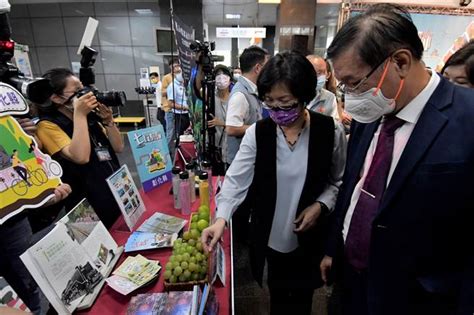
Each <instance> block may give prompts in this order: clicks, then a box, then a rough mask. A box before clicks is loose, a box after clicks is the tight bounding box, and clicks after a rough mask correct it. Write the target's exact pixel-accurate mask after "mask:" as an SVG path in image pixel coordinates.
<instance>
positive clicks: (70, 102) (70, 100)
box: [62, 92, 77, 105]
mask: <svg viewBox="0 0 474 315" xmlns="http://www.w3.org/2000/svg"><path fill="white" fill-rule="evenodd" d="M76 95H77V92H76V93H74V94H73V95H71V96H70V97H68V98H67V99H66V101H64V103H62V105H71V104H72V99H73V98H74V97H76ZM62 97H64V96H62Z"/></svg>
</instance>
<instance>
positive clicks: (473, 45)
mask: <svg viewBox="0 0 474 315" xmlns="http://www.w3.org/2000/svg"><path fill="white" fill-rule="evenodd" d="M461 65H464V66H465V71H466V76H467V79H468V80H469V82H470V83H471V84H473V85H474V40H471V41H470V42H469V43H467V44H466V45H465V46H464V47H462V48H461V49H459V50H458V51H456V52H455V53H454V54H453V55H452V56H451V57H449V59H448V61H446V63H445V64H444V67H443V69H441V74H443V73H444V71H445V70H446V68H448V67H450V66H461Z"/></svg>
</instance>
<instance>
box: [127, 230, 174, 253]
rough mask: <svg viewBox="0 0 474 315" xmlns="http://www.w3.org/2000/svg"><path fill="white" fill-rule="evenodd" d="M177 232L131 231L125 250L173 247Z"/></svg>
mask: <svg viewBox="0 0 474 315" xmlns="http://www.w3.org/2000/svg"><path fill="white" fill-rule="evenodd" d="M177 238H178V234H176V233H174V234H165V233H148V232H133V233H132V235H130V237H129V238H128V240H127V243H126V244H125V252H126V253H128V252H133V251H139V250H147V249H157V248H165V247H173V242H174V241H175V240H176V239H177Z"/></svg>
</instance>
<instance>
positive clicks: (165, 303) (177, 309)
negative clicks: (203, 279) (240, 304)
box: [127, 285, 217, 315]
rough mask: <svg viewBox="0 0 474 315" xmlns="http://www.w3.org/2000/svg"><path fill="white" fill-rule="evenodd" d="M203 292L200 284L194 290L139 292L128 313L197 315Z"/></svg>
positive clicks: (139, 314)
mask: <svg viewBox="0 0 474 315" xmlns="http://www.w3.org/2000/svg"><path fill="white" fill-rule="evenodd" d="M201 294H202V293H201V288H200V287H199V285H195V286H194V287H193V291H172V292H169V293H147V294H138V295H136V296H134V297H132V299H131V300H130V304H129V305H128V309H127V315H181V314H186V315H188V314H189V315H197V314H198V311H199V303H200V302H201V300H202V296H201ZM211 299H212V298H211ZM215 302H217V300H215ZM214 309H215V308H214ZM207 310H208V308H206V311H207ZM209 310H210V309H209ZM209 314H210V315H211V314H215V315H217V313H213V312H211V313H209Z"/></svg>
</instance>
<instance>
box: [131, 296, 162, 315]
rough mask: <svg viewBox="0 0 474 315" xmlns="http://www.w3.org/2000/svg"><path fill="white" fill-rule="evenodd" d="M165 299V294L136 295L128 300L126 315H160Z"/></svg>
mask: <svg viewBox="0 0 474 315" xmlns="http://www.w3.org/2000/svg"><path fill="white" fill-rule="evenodd" d="M167 297H168V294H167V293H150V294H138V295H136V296H134V297H132V299H131V300H130V304H129V305H128V309H127V315H156V314H162V312H163V309H164V308H165V304H166V299H167Z"/></svg>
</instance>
